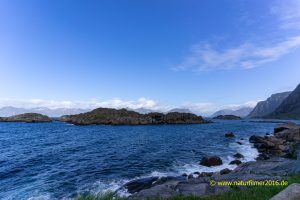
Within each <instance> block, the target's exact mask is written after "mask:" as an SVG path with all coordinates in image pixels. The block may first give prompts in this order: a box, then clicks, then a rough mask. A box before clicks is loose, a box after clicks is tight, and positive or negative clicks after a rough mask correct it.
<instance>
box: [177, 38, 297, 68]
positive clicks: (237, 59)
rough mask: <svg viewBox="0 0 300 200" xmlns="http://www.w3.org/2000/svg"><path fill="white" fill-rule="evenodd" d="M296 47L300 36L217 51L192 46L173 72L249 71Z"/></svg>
mask: <svg viewBox="0 0 300 200" xmlns="http://www.w3.org/2000/svg"><path fill="white" fill-rule="evenodd" d="M298 47H300V35H299V36H295V37H289V38H287V39H285V40H283V41H280V42H276V43H272V44H271V45H269V46H261V45H255V44H251V43H244V44H242V45H239V46H237V47H233V48H228V49H222V50H218V49H217V48H214V47H213V46H212V45H211V44H208V43H206V44H204V45H194V46H193V47H192V49H191V52H190V54H189V55H188V56H186V57H185V58H184V61H183V62H182V63H181V64H179V65H178V66H176V67H175V70H179V71H180V70H193V71H210V70H220V69H222V70H226V69H234V68H242V69H251V68H254V67H258V66H261V65H263V64H266V63H269V62H272V61H276V60H278V59H280V58H281V57H283V56H284V55H286V54H288V53H290V52H292V51H293V50H295V49H297V48H298Z"/></svg>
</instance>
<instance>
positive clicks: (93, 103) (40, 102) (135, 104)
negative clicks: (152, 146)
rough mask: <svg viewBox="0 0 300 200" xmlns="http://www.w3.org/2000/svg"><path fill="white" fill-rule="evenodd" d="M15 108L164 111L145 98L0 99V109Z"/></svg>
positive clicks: (161, 107)
mask: <svg viewBox="0 0 300 200" xmlns="http://www.w3.org/2000/svg"><path fill="white" fill-rule="evenodd" d="M4 106H15V107H21V108H36V107H47V108H52V109H54V108H85V109H94V108H98V107H107V108H130V109H138V108H147V109H166V108H167V107H166V108H165V106H163V105H160V104H158V103H157V102H156V101H154V100H151V99H146V98H139V99H137V100H134V101H126V100H121V99H118V98H114V99H110V100H97V99H95V100H90V101H57V100H44V99H29V100H15V99H0V107H4Z"/></svg>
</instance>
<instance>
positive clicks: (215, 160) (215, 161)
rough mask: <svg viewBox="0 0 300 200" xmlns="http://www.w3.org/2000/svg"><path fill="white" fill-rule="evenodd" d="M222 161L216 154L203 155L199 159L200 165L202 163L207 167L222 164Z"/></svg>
mask: <svg viewBox="0 0 300 200" xmlns="http://www.w3.org/2000/svg"><path fill="white" fill-rule="evenodd" d="M222 164H223V161H222V159H221V158H220V157H218V156H205V157H203V158H202V160H201V161H200V165H204V166H207V167H211V166H218V165H222Z"/></svg>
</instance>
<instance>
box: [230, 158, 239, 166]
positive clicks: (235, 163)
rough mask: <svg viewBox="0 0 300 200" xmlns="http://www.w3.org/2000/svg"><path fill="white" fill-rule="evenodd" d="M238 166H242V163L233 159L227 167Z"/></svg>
mask: <svg viewBox="0 0 300 200" xmlns="http://www.w3.org/2000/svg"><path fill="white" fill-rule="evenodd" d="M239 164H242V161H240V160H238V159H235V160H233V161H231V162H230V163H229V165H239Z"/></svg>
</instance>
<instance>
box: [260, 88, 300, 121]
mask: <svg viewBox="0 0 300 200" xmlns="http://www.w3.org/2000/svg"><path fill="white" fill-rule="evenodd" d="M266 118H277V119H300V84H299V85H298V86H297V87H296V89H295V90H294V91H293V92H292V93H291V94H290V95H289V96H288V97H287V98H285V99H284V100H283V102H282V103H281V104H280V105H279V106H278V107H277V108H276V109H275V111H274V112H272V113H271V114H269V115H267V116H266Z"/></svg>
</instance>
